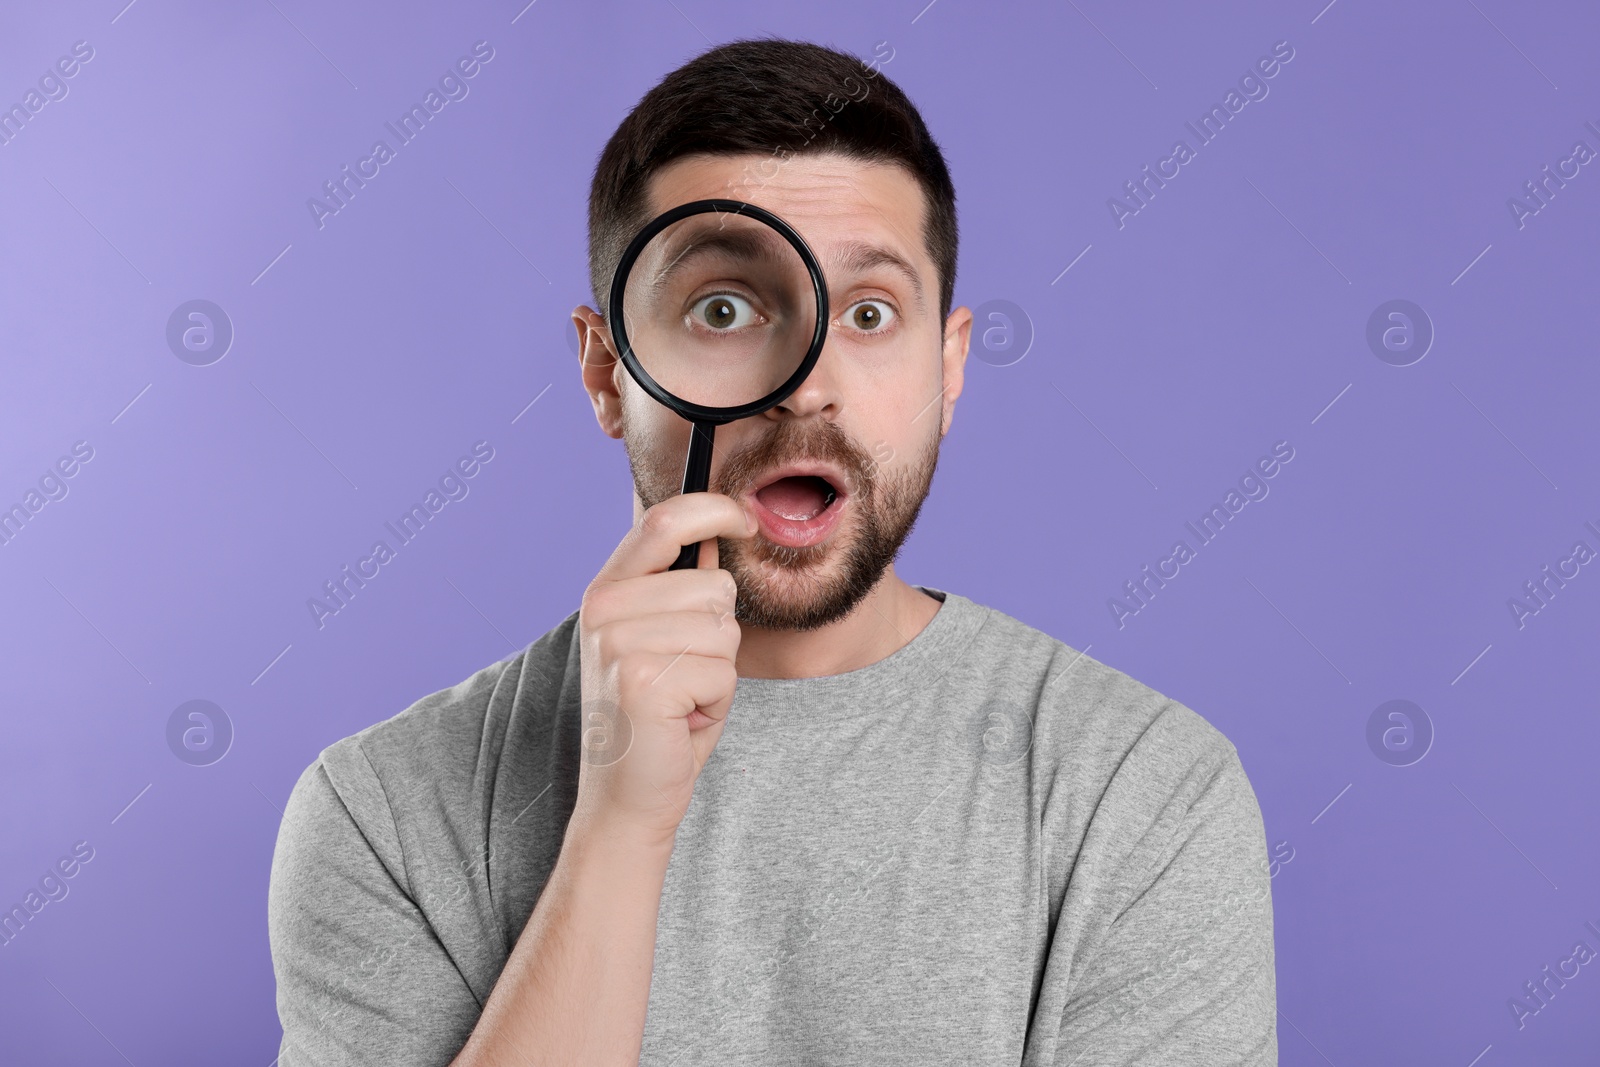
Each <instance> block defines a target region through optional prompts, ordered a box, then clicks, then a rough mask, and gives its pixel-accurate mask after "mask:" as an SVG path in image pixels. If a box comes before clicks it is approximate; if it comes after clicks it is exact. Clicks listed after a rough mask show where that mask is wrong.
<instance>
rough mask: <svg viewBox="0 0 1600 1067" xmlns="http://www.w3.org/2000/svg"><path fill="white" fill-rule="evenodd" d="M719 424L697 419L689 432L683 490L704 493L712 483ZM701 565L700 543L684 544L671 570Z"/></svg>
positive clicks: (669, 568) (683, 569)
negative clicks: (714, 442) (713, 452)
mask: <svg viewBox="0 0 1600 1067" xmlns="http://www.w3.org/2000/svg"><path fill="white" fill-rule="evenodd" d="M716 431H717V426H716V423H712V422H700V421H698V420H696V421H695V422H694V424H693V429H692V430H691V432H690V434H689V458H688V459H687V460H686V461H685V462H684V465H683V491H684V492H685V493H703V492H705V491H706V487H707V486H708V485H710V483H711V440H712V438H713V437H714V436H715V435H716ZM699 565H700V543H699V542H698V541H697V542H695V543H694V544H692V545H684V546H683V551H681V552H679V553H678V558H677V559H675V560H673V561H672V566H670V567H668V568H667V570H669V571H686V570H692V569H693V568H695V567H698V566H699Z"/></svg>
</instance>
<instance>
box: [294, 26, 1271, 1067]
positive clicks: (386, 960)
mask: <svg viewBox="0 0 1600 1067" xmlns="http://www.w3.org/2000/svg"><path fill="white" fill-rule="evenodd" d="M708 197H731V198H734V199H743V200H747V201H749V202H752V203H755V204H757V205H759V206H761V207H764V208H766V209H768V210H770V211H773V212H775V213H776V214H777V215H779V216H780V217H782V218H783V219H785V220H786V221H788V222H789V223H790V224H791V225H793V226H794V227H795V228H796V229H797V230H798V231H799V232H800V233H801V234H802V235H803V236H804V238H805V240H806V242H807V243H808V245H809V246H810V247H811V248H812V249H813V250H814V252H815V253H816V255H817V258H818V261H819V263H820V264H821V266H822V268H823V271H824V274H825V277H826V279H827V284H828V289H829V302H830V318H829V330H828V337H827V341H826V344H825V346H824V348H823V349H822V352H821V355H820V358H819V359H818V361H817V363H816V365H815V368H814V369H813V371H812V373H811V375H810V376H809V377H808V378H807V379H806V380H805V381H804V383H803V384H802V385H801V386H800V387H799V388H798V389H797V390H796V391H795V392H794V393H793V395H791V396H790V397H789V398H788V399H787V400H785V401H784V402H783V403H781V404H779V405H778V406H776V407H774V408H772V409H771V410H769V411H767V412H766V413H764V414H762V415H757V416H752V417H749V418H746V419H742V420H739V421H737V422H733V423H730V424H728V425H726V426H724V427H722V428H720V429H719V431H718V433H717V438H716V452H715V456H714V460H713V465H712V471H711V489H712V491H711V492H707V493H695V494H688V495H680V494H678V492H677V479H678V477H679V474H680V471H681V465H682V462H683V459H682V457H683V456H684V454H685V449H686V444H687V441H688V435H689V424H688V423H686V422H684V421H683V420H682V419H680V418H678V417H677V416H675V415H673V414H671V413H670V412H669V411H668V410H667V409H666V408H664V407H662V406H661V405H659V404H657V403H655V402H654V401H653V400H651V399H650V398H649V397H648V396H647V395H645V394H644V393H643V392H642V391H641V390H640V389H639V387H638V386H637V384H636V383H634V382H633V381H632V379H631V378H630V377H629V375H628V374H627V373H626V371H625V369H624V368H623V367H622V365H621V364H620V362H619V361H618V360H617V357H616V352H615V349H614V347H613V343H612V339H611V337H610V336H609V332H608V330H607V328H606V319H605V316H604V314H603V310H604V309H603V306H602V308H601V310H599V311H597V310H594V309H591V308H589V307H587V306H581V307H579V308H577V309H575V311H574V313H573V320H574V323H575V325H576V329H577V331H578V333H579V336H580V338H581V342H582V345H581V348H582V377H583V384H584V388H585V389H586V390H587V392H588V395H589V397H590V399H591V401H592V402H593V404H594V410H595V416H596V418H597V420H598V421H599V424H600V426H601V428H602V429H603V430H604V431H605V433H607V434H608V435H609V436H611V437H620V438H621V439H622V440H623V441H624V443H625V447H626V449H627V453H628V457H629V460H630V463H631V467H632V471H633V480H634V488H635V500H634V515H635V520H636V521H635V525H634V526H633V528H632V529H631V530H629V531H628V532H627V534H626V535H625V536H623V537H622V539H621V543H620V544H619V546H618V548H617V550H616V552H615V554H613V555H612V556H611V558H610V560H609V561H608V562H607V563H606V565H605V566H604V567H603V568H602V569H601V571H600V573H599V574H598V575H597V576H596V577H595V579H594V581H593V582H592V583H591V584H590V585H589V587H588V589H587V591H586V592H585V594H584V597H583V602H582V605H581V606H580V608H579V609H578V610H577V611H576V612H574V613H573V614H572V615H571V616H569V617H568V618H567V619H566V620H565V621H564V622H562V623H561V624H560V625H559V626H557V627H556V628H555V629H553V630H551V631H550V632H549V633H547V634H545V635H544V636H543V637H541V638H539V639H538V640H537V641H535V642H534V643H533V644H532V645H531V646H530V647H528V648H527V649H525V650H524V651H523V652H521V653H519V654H517V655H515V656H513V657H511V658H509V659H507V660H504V661H501V662H499V663H496V664H493V665H492V666H489V667H486V668H484V669H483V670H481V671H479V672H478V673H476V674H474V675H473V676H472V677H470V678H468V679H466V680H465V681H463V682H462V683H460V684H459V685H457V686H455V687H453V688H451V689H447V690H444V691H442V692H438V693H434V694H432V695H431V696H428V697H425V698H423V699H422V700H420V701H418V702H417V703H416V704H415V705H413V706H412V707H411V708H409V709H407V710H406V711H405V712H403V713H402V714H400V715H398V716H396V717H394V718H391V719H389V720H387V721H385V722H380V723H378V724H376V725H374V726H372V727H369V728H368V729H366V730H363V731H362V732H360V733H358V734H356V735H354V736H353V737H348V738H345V739H344V740H342V741H340V742H338V743H336V744H334V745H332V746H330V747H328V748H327V749H326V750H324V751H323V752H322V753H321V755H320V756H319V757H318V759H317V761H316V762H315V763H313V764H312V765H311V766H310V767H309V768H308V769H307V770H306V771H305V773H304V774H303V775H302V776H301V778H300V780H299V782H298V783H297V785H296V786H295V789H294V792H293V794H292V796H291V797H290V800H289V805H288V809H287V813H286V815H285V818H284V822H283V826H282V830H281V832H280V835H279V840H278V847H277V851H276V854H275V856H274V860H273V869H272V884H271V894H270V906H269V921H270V922H269V926H270V933H271V940H272V951H273V962H274V967H275V970H276V974H277V979H278V1011H279V1015H280V1018H281V1020H282V1022H283V1028H284V1038H283V1046H282V1050H281V1056H280V1059H279V1061H278V1062H279V1064H280V1067H301V1065H302V1064H373V1065H377V1064H383V1065H388V1067H397V1065H413V1064H415V1065H422V1064H441V1065H442V1064H455V1065H457V1067H482V1065H489V1064H496V1065H498V1064H558V1063H559V1064H568V1063H572V1064H585V1065H604V1064H624V1063H627V1064H633V1063H645V1064H662V1065H665V1064H681V1065H684V1067H687V1065H690V1064H695V1065H699V1064H736V1063H737V1064H812V1063H837V1064H868V1063H871V1064H917V1065H924V1064H929V1063H960V1064H1019V1063H1020V1064H1028V1065H1045V1064H1055V1065H1060V1067H1068V1065H1077V1067H1089V1065H1091V1064H1093V1065H1104V1064H1132V1063H1149V1064H1183V1065H1186V1067H1193V1065H1209V1064H1249V1065H1266V1064H1276V1063H1277V1039H1276V1027H1275V1003H1274V997H1275V982H1274V973H1273V946H1272V911H1271V897H1270V888H1269V887H1270V883H1269V881H1268V873H1267V860H1266V849H1265V840H1264V834H1263V829H1262V822H1261V815H1260V811H1259V809H1258V807H1257V803H1256V798H1255V795H1254V793H1253V791H1252V789H1251V787H1250V783H1249V781H1248V779H1247V778H1246V776H1245V773H1244V770H1243V768H1242V767H1241V766H1240V762H1239V758H1238V755H1237V753H1236V751H1235V749H1234V746H1233V745H1232V744H1231V743H1230V742H1229V741H1228V740H1227V739H1226V738H1225V737H1224V736H1223V735H1222V734H1221V733H1219V732H1218V731H1217V730H1216V729H1214V728H1213V727H1211V726H1210V725H1209V724H1208V723H1207V722H1206V721H1205V720H1204V719H1202V718H1201V717H1200V716H1199V715H1197V714H1196V713H1195V712H1193V711H1191V710H1189V709H1188V708H1186V707H1184V706H1182V705H1180V704H1178V703H1175V702H1174V701H1172V700H1169V699H1167V698H1166V697H1163V696H1162V695H1160V694H1158V693H1156V692H1154V691H1152V690H1151V689H1149V688H1147V687H1145V686H1143V685H1141V684H1140V683H1138V682H1136V681H1134V680H1133V679H1131V678H1129V677H1127V676H1126V675H1124V674H1122V673H1120V672H1118V671H1116V670H1114V669H1112V668H1110V667H1107V666H1105V665H1103V664H1100V663H1098V662H1096V661H1095V660H1093V659H1091V658H1089V657H1087V656H1084V655H1081V654H1080V653H1078V652H1076V651H1074V650H1073V649H1071V648H1069V647H1067V646H1066V645H1064V644H1062V643H1061V642H1059V641H1057V640H1055V639H1054V638H1051V637H1049V636H1047V635H1045V634H1043V633H1040V632H1039V631H1037V630H1034V629H1032V628H1030V627H1028V626H1026V625H1024V624H1023V623H1021V622H1019V621H1017V620H1015V619H1013V618H1010V617H1009V616H1006V615H1004V614H1002V613H1000V612H997V611H994V610H991V609H989V608H986V607H983V606H981V605H979V604H978V603H976V602H974V601H972V600H969V599H967V598H965V597H962V596H960V595H959V594H956V593H953V592H946V591H942V590H938V589H933V588H929V587H923V586H913V585H909V584H907V583H906V582H905V581H903V580H902V579H901V578H900V577H899V576H898V575H897V574H896V573H895V570H894V566H893V560H894V557H895V555H896V553H897V551H898V550H899V548H900V546H901V544H902V542H903V541H904V540H905V537H906V536H907V534H908V533H909V532H910V530H911V528H912V524H913V522H914V521H915V519H916V516H917V513H918V510H919V508H920V506H921V503H922V500H923V498H924V496H925V495H926V493H927V491H928V487H929V484H930V481H931V479H932V476H933V471H934V464H935V461H936V458H937V455H938V448H939V444H940V441H941V439H942V437H943V436H944V434H945V433H946V432H947V431H948V430H949V428H950V425H951V419H952V417H953V414H954V410H955V402H956V399H957V397H958V396H959V395H960V392H961V387H962V369H963V364H964V361H965V358H966V354H967V345H968V339H969V334H970V328H971V312H970V311H969V310H968V309H967V308H964V307H963V308H957V309H955V310H954V311H952V310H951V308H950V304H951V298H952V291H953V284H954V275H955V258H956V226H955V194H954V189H953V186H952V184H951V181H950V176H949V173H948V171H947V170H946V167H945V164H944V161H943V158H942V156H941V154H940V152H939V149H938V147H937V146H936V145H935V143H934V141H933V140H932V138H931V137H930V136H929V134H928V131H927V129H926V127H925V126H924V124H923V122H922V119H921V117H920V116H919V115H918V113H917V111H916V109H915V108H914V107H913V106H912V105H911V103H910V102H909V101H908V100H907V99H906V97H905V96H904V94H903V93H902V92H901V91H900V90H899V89H898V88H897V87H896V86H894V85H893V84H892V83H891V82H890V81H889V80H888V79H887V78H886V77H884V76H883V75H882V74H881V72H880V71H879V70H878V69H877V66H876V65H875V64H874V65H864V64H863V63H862V62H861V61H860V60H857V59H854V58H852V57H849V56H846V55H843V54H841V53H838V52H835V51H833V50H830V49H826V48H822V47H819V46H816V45H812V44H804V43H797V42H788V41H778V40H761V41H743V42H737V43H734V44H729V45H725V46H722V47H720V48H715V49H712V50H711V51H709V52H707V53H705V54H703V55H701V56H699V57H698V58H696V59H694V60H693V61H691V62H690V63H688V64H686V65H685V66H684V67H682V68H680V69H679V70H677V71H675V72H673V73H672V74H670V75H669V76H668V77H667V78H666V79H664V80H663V81H662V82H661V83H660V84H659V85H658V86H657V87H656V88H654V89H653V90H651V92H650V93H649V94H647V95H646V96H645V97H644V98H643V99H642V100H641V101H640V102H639V104H638V105H637V107H636V108H635V109H634V110H633V112H632V113H631V114H630V115H629V116H628V117H627V119H626V120H625V121H624V122H623V123H622V125H621V127H620V128H619V129H618V130H617V131H616V133H615V134H614V136H613V137H612V138H611V140H610V142H609V143H608V145H607V146H606V149H605V151H604V153H603V154H602V156H601V158H600V161H599V164H598V166H597V168H596V171H595V175H594V181H593V186H592V189H591V199H590V214H589V233H590V254H591V273H592V277H591V281H592V283H593V288H594V291H595V293H596V294H606V293H607V292H608V290H609V280H610V276H611V272H612V270H613V267H614V265H615V263H616V262H617V260H618V258H619V256H620V254H621V251H622V249H623V247H624V246H625V245H626V243H627V241H628V239H629V238H630V237H631V235H632V234H633V233H634V232H636V231H637V229H638V228H639V227H640V226H641V225H643V223H645V222H646V221H648V220H649V219H651V218H653V217H654V216H655V215H657V214H658V213H660V212H661V211H664V210H666V209H668V208H670V207H672V206H675V205H677V204H681V203H685V202H688V201H691V200H698V199H703V198H708ZM598 302H599V301H597V303H598ZM1023 518H1024V521H1025V517H1023ZM695 542H700V543H701V547H700V562H699V569H696V570H679V571H671V570H669V569H668V567H669V565H670V564H671V562H672V561H673V559H674V558H675V557H676V556H677V554H678V551H679V546H680V545H685V544H691V543H695Z"/></svg>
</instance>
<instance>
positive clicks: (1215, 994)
mask: <svg viewBox="0 0 1600 1067" xmlns="http://www.w3.org/2000/svg"><path fill="white" fill-rule="evenodd" d="M1177 806H1178V807H1179V808H1182V809H1186V810H1181V811H1180V812H1173V811H1170V810H1169V812H1165V813H1163V814H1164V815H1171V817H1172V819H1173V823H1174V824H1175V829H1174V830H1173V832H1172V833H1171V834H1170V835H1166V834H1162V835H1160V839H1159V840H1158V841H1146V842H1141V843H1140V847H1139V848H1137V849H1135V851H1134V853H1133V854H1132V856H1130V860H1132V861H1134V864H1133V865H1134V866H1135V867H1136V868H1137V869H1140V870H1143V871H1144V872H1145V873H1144V874H1143V876H1142V877H1140V878H1138V879H1136V880H1134V881H1132V882H1131V883H1130V885H1131V886H1132V893H1131V897H1130V899H1128V900H1127V901H1126V903H1125V904H1124V905H1123V907H1122V910H1121V912H1120V914H1118V915H1117V916H1116V918H1115V919H1114V920H1113V921H1112V922H1111V923H1110V925H1109V927H1108V928H1107V929H1106V931H1105V932H1104V936H1103V937H1102V938H1100V939H1099V940H1098V944H1095V945H1093V946H1087V947H1088V955H1087V958H1086V960H1085V962H1084V968H1083V971H1082V973H1081V976H1080V977H1079V978H1078V979H1077V980H1075V981H1074V982H1073V985H1072V988H1071V991H1070V994H1069V999H1068V1001H1067V1006H1066V1010H1065V1012H1064V1013H1063V1019H1062V1022H1061V1033H1060V1040H1059V1043H1058V1044H1057V1046H1056V1052H1055V1058H1054V1062H1055V1063H1056V1064H1057V1065H1058V1067H1068V1065H1071V1067H1120V1065H1124V1064H1132V1063H1174V1064H1176V1063H1182V1064H1185V1065H1190V1067H1224V1065H1227V1067H1276V1064H1277V1062H1278V1042H1277V1001H1276V976H1275V973H1274V953H1273V943H1272V883H1271V879H1270V877H1269V875H1268V871H1267V857H1266V844H1265V833H1264V830H1263V827H1262V821H1261V812H1260V808H1259V807H1258V805H1257V802H1256V797H1255V793H1254V791H1253V790H1252V789H1251V787H1250V782H1249V780H1248V778H1247V777H1246V776H1245V772H1244V768H1243V767H1242V766H1241V765H1240V763H1239V759H1238V754H1237V753H1236V752H1234V751H1232V748H1231V746H1230V747H1229V751H1228V753H1227V757H1226V759H1225V760H1223V761H1222V762H1221V763H1220V764H1215V765H1213V768H1212V770H1211V772H1210V774H1209V777H1208V778H1207V780H1206V781H1205V782H1204V784H1203V786H1201V787H1200V789H1199V792H1198V794H1197V795H1195V796H1194V798H1193V802H1192V804H1187V803H1185V802H1184V801H1179V802H1178V804H1177ZM1145 846H1148V847H1145Z"/></svg>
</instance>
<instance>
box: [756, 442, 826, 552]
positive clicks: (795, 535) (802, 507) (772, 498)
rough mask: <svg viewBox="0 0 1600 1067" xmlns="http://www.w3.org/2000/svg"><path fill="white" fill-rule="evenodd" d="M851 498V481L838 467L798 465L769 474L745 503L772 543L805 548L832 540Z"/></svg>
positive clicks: (819, 464) (757, 484)
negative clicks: (830, 534)
mask: <svg viewBox="0 0 1600 1067" xmlns="http://www.w3.org/2000/svg"><path fill="white" fill-rule="evenodd" d="M849 497H850V492H849V488H848V479H847V478H846V477H845V476H844V473H843V472H842V471H840V470H839V469H838V468H837V467H833V466H830V465H828V464H825V463H797V464H790V465H788V466H784V467H780V468H778V469H776V470H773V471H770V472H768V473H767V474H766V475H765V476H764V477H763V478H762V479H761V481H759V482H757V483H756V484H755V486H754V487H752V488H751V489H750V491H749V492H748V493H746V494H745V501H744V502H745V506H746V507H748V508H749V509H750V511H751V513H752V514H754V515H755V516H756V519H757V521H758V522H759V523H760V525H761V532H762V533H763V534H765V535H766V536H767V538H768V539H769V540H771V541H774V542H776V543H778V544H780V545H787V546H789V547H791V548H804V547H805V546H807V545H814V544H816V543H818V542H819V541H822V540H823V539H824V538H826V537H827V536H828V534H829V532H830V531H832V529H833V527H834V526H835V525H837V523H838V520H839V516H840V514H841V513H842V512H843V510H844V506H845V503H846V501H847V500H848V499H849Z"/></svg>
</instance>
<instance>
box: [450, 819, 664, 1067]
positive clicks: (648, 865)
mask: <svg viewBox="0 0 1600 1067" xmlns="http://www.w3.org/2000/svg"><path fill="white" fill-rule="evenodd" d="M578 822H579V821H578V820H576V819H575V820H574V821H573V823H571V824H569V825H568V827H567V835H566V838H565V840H564V841H563V842H562V846H561V854H560V856H559V857H558V858H557V860H556V865H555V868H554V869H553V870H552V871H551V873H550V880H549V882H547V883H546V884H545V888H544V890H543V892H541V893H540V894H539V901H538V903H537V904H535V905H534V909H533V914H532V915H531V916H529V918H528V924H527V926H525V927H523V930H522V934H521V935H520V936H519V937H518V938H517V945H516V948H515V949H513V950H512V953H511V957H510V959H509V960H507V962H506V966H505V969H504V970H503V971H501V973H500V978H499V981H497V982H496V983H495V987H494V992H493V994H491V995H490V997H489V1002H488V1003H487V1004H486V1005H484V1009H483V1015H482V1018H481V1019H480V1020H479V1021H478V1025H477V1026H476V1028H474V1030H473V1031H472V1036H471V1037H470V1038H469V1039H468V1040H467V1043H466V1046H465V1047H464V1048H462V1050H461V1055H459V1056H457V1057H456V1058H455V1059H454V1060H453V1061H451V1067H501V1065H506V1067H510V1065H516V1067H524V1065H528V1064H540V1065H543V1064H597V1065H604V1064H637V1063H638V1062H639V1047H640V1043H641V1041H642V1040H643V1037H644V1022H645V1009H646V1007H647V1006H648V1004H649V1001H650V975H651V971H652V969H653V967H654V963H655V945H656V914H657V909H658V908H659V906H660V903H661V887H662V884H663V883H664V882H665V880H666V873H667V861H668V860H669V858H670V857H671V854H672V842H671V841H670V840H667V841H665V842H663V841H661V840H647V839H645V838H642V837H638V836H636V835H634V834H631V833H626V832H607V831H605V830H603V829H600V828H598V827H586V826H579V825H578Z"/></svg>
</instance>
